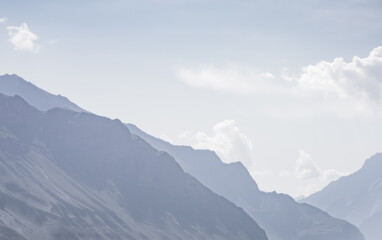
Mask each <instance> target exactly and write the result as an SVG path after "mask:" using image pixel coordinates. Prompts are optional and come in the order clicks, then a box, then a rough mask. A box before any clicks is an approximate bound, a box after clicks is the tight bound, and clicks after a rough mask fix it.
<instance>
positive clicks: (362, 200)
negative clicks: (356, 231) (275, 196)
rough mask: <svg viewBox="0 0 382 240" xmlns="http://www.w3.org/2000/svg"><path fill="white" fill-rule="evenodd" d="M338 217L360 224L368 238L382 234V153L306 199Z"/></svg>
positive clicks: (375, 237)
mask: <svg viewBox="0 0 382 240" xmlns="http://www.w3.org/2000/svg"><path fill="white" fill-rule="evenodd" d="M301 201H302V202H306V203H309V204H312V205H314V206H317V207H319V208H321V209H323V210H325V211H327V212H328V213H330V214H331V215H333V216H335V217H339V218H342V219H346V220H348V221H349V222H351V223H353V224H355V225H357V226H359V228H360V229H361V231H362V233H363V234H364V235H365V238H366V239H367V240H380V239H381V238H382V153H378V154H375V155H374V156H372V157H371V158H369V159H367V160H366V161H365V163H364V165H363V166H362V168H361V169H360V170H358V171H357V172H355V173H353V174H350V175H348V176H344V177H341V178H340V179H338V180H337V181H334V182H332V183H330V184H329V185H328V186H327V187H325V188H324V189H323V190H321V191H319V192H317V193H314V194H312V195H311V196H309V197H307V198H305V199H302V200H301Z"/></svg>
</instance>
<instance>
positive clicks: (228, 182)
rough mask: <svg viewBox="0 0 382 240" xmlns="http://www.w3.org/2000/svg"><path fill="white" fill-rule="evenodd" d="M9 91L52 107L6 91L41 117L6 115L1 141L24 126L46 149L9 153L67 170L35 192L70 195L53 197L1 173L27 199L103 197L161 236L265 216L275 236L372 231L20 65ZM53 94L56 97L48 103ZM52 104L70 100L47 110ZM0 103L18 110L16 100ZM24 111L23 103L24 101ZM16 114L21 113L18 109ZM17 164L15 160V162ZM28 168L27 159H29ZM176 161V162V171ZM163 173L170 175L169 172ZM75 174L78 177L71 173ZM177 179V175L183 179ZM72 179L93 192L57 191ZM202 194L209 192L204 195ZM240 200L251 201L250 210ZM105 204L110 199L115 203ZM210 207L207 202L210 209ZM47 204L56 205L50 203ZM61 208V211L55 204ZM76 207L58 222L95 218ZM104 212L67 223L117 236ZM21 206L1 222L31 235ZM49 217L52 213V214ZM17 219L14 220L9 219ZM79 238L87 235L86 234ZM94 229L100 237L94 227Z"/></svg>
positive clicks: (257, 234)
mask: <svg viewBox="0 0 382 240" xmlns="http://www.w3.org/2000/svg"><path fill="white" fill-rule="evenodd" d="M4 79H5V80H4ZM13 80H14V81H16V82H18V87H17V88H15V87H9V86H13V84H10V83H9V82H10V81H13ZM29 88H30V89H29ZM15 89H16V90H15ZM25 89H29V90H25ZM0 92H3V93H8V94H11V95H12V94H13V95H14V94H17V95H19V96H21V97H22V98H25V99H27V98H29V101H28V100H27V102H29V103H30V104H31V105H33V106H34V107H36V108H37V109H39V110H41V111H44V112H40V111H39V110H37V109H34V108H33V107H31V106H29V105H28V104H26V102H24V101H23V100H22V99H21V98H20V97H13V98H10V97H6V96H3V97H2V99H8V100H6V101H10V102H12V101H16V100H17V101H19V102H24V103H23V104H19V105H23V107H21V108H22V109H24V110H23V111H32V110H30V108H31V109H34V110H33V111H34V112H37V113H35V115H36V116H37V117H34V118H31V119H30V121H28V122H30V123H34V122H36V123H34V124H35V125H34V127H31V128H29V127H26V126H23V127H21V125H20V126H17V127H14V126H13V123H12V121H11V122H8V123H7V124H8V125H6V124H5V125H4V124H2V126H1V129H2V135H3V137H2V138H3V140H2V142H4V143H6V144H5V145H4V144H2V145H0V146H8V145H9V148H8V147H7V148H6V149H5V150H4V151H8V154H9V151H10V152H12V151H11V150H12V149H14V146H13V145H12V144H11V143H9V141H10V139H12V141H15V142H18V141H20V142H23V141H24V140H23V139H22V138H20V136H19V135H17V134H19V132H20V134H21V136H24V135H26V136H29V137H27V138H28V139H30V141H29V142H28V144H27V146H28V147H27V149H30V148H33V149H37V150H36V151H38V153H33V154H32V155H33V156H34V157H33V158H32V157H30V155H31V153H29V152H28V151H26V150H25V153H24V154H27V155H22V156H11V157H8V158H14V159H19V158H21V159H23V160H24V161H25V162H23V164H28V163H29V162H34V161H36V162H39V161H42V160H41V159H44V162H39V164H40V165H41V166H43V167H46V166H51V167H52V169H54V170H52V169H46V170H44V172H45V173H46V174H47V172H48V173H49V174H52V175H53V176H56V175H57V176H61V175H60V174H62V177H60V180H59V181H58V180H57V181H56V182H55V183H52V186H49V187H47V188H46V189H40V190H38V191H37V190H36V192H44V191H47V190H48V192H49V193H45V194H46V195H49V194H50V193H51V192H53V193H54V196H58V197H60V198H62V199H60V200H57V199H54V198H53V197H51V198H48V199H49V201H47V200H46V199H45V198H47V197H46V196H45V195H44V194H41V195H38V196H36V195H33V192H29V191H28V190H29V189H25V184H24V186H23V180H20V179H17V177H15V179H17V180H13V178H12V180H10V181H9V182H7V181H8V180H7V179H8V178H5V179H2V180H1V181H2V186H11V187H10V189H11V190H12V189H13V190H14V189H16V190H15V191H16V192H19V193H22V195H23V196H29V197H30V198H28V197H26V198H22V197H20V198H18V200H20V201H21V202H23V204H25V205H30V202H33V201H32V199H34V198H37V199H39V200H38V201H40V202H44V201H47V202H48V203H49V204H51V205H52V206H53V203H55V202H60V201H64V200H67V199H71V201H70V203H72V201H74V202H76V203H77V202H81V203H82V204H85V206H86V207H87V209H88V210H89V211H93V209H92V207H93V206H94V205H97V206H98V205H101V206H102V207H101V209H100V210H97V211H99V212H100V213H99V215H102V216H105V217H106V219H109V218H111V219H114V220H115V218H114V217H117V219H118V221H117V220H115V221H117V222H119V221H120V222H123V224H122V226H119V227H120V228H117V229H118V231H119V232H120V233H121V234H120V235H118V237H120V238H123V237H126V236H127V235H123V234H130V235H131V236H134V238H135V239H145V238H147V239H155V238H154V237H153V236H162V237H158V238H159V239H266V236H265V234H264V231H263V230H262V229H260V228H259V226H258V225H257V224H256V222H257V223H258V224H259V225H260V227H261V228H263V229H264V230H265V232H266V233H267V235H268V238H269V239H271V240H285V239H287V240H305V239H306V240H308V239H309V240H310V239H312V240H331V239H333V240H334V239H336V240H337V239H338V240H341V239H349V240H352V239H354V240H358V239H359V240H361V239H363V236H362V234H361V233H360V232H359V230H358V229H357V228H356V227H355V226H353V225H352V224H350V223H348V222H346V221H344V220H341V219H338V218H334V217H331V216H330V215H328V214H327V213H326V212H324V211H322V210H320V209H318V208H316V207H313V206H311V205H309V204H305V203H297V202H295V201H294V199H293V198H291V197H290V196H288V195H286V194H277V193H275V192H272V193H265V192H262V191H260V190H259V188H258V186H257V184H256V182H255V181H254V180H253V179H252V177H251V176H250V174H249V173H248V171H247V169H246V168H245V167H244V166H243V165H242V164H241V163H240V162H237V163H231V164H225V163H223V162H222V161H221V160H220V159H219V157H218V156H217V155H216V154H215V153H214V152H212V151H209V150H195V149H193V148H191V147H188V146H175V145H171V144H170V143H168V142H165V141H163V140H161V139H158V138H155V137H152V136H150V135H148V134H146V133H144V132H143V131H141V130H140V129H138V128H137V127H136V126H135V125H133V124H122V123H121V122H120V121H118V120H110V119H107V118H103V117H99V116H96V115H93V114H90V113H87V112H84V110H83V109H82V108H80V107H78V106H77V105H75V104H74V103H72V102H70V101H69V100H68V99H66V98H64V97H61V96H55V95H52V94H49V93H47V92H45V91H44V90H42V89H39V88H38V87H36V86H34V85H33V84H31V83H29V82H26V81H25V80H23V79H22V78H20V77H18V76H17V75H5V76H0ZM24 92H25V93H24ZM31 92H33V94H31ZM40 95H41V97H40ZM47 96H48V97H49V98H47ZM9 99H13V100H9ZM15 99H16V100H15ZM49 99H53V100H49ZM4 101H5V100H4ZM47 101H50V102H49V103H47ZM26 106H28V107H26ZM49 106H51V107H53V108H54V107H59V108H61V109H59V108H54V109H51V110H48V109H50V107H49ZM62 108H64V109H62ZM28 109H29V110H28ZM65 109H66V110H65ZM1 111H2V112H3V111H4V112H7V111H9V112H12V109H7V110H1ZM17 111H19V112H23V111H22V110H20V109H18V110H17ZM33 111H32V112H33ZM12 114H13V115H12ZM11 115H12V116H13V117H19V116H18V114H17V113H16V112H13V113H11ZM26 119H28V118H21V119H19V122H20V124H21V123H25V120H26ZM47 120H49V121H47ZM28 124H29V123H28ZM46 124H47V125H46ZM10 129H11V130H10ZM22 129H23V130H22ZM33 129H35V130H33ZM36 129H38V130H36ZM42 133H44V134H42ZM96 133H97V134H98V135H97V134H96ZM9 136H11V137H9ZM90 143H92V144H90ZM23 144H24V143H23ZM21 145H22V144H21ZM79 146H81V147H79ZM1 148H3V147H1ZM9 149H11V150H9ZM15 149H17V147H16V148H15ZM102 149H103V150H102ZM0 151H2V149H0ZM20 151H21V150H20ZM17 152H18V150H14V151H13V152H12V153H13V154H16V153H17ZM0 156H1V155H0ZM36 159H39V160H38V161H37V160H36ZM122 159H124V160H122ZM126 159H129V160H126ZM150 159H151V160H150ZM159 159H166V160H163V161H162V160H159ZM6 160H7V159H6V158H2V162H3V161H6ZM7 164H9V163H7ZM126 165H128V166H126ZM10 169H12V170H13V169H15V167H14V166H13V168H10ZM23 169H28V168H27V167H23ZM176 169H177V170H176ZM183 169H184V171H183ZM0 170H1V169H0ZM7 171H10V170H9V169H8V170H7ZM7 171H6V172H7ZM28 171H30V172H31V173H28V175H31V176H32V175H33V174H36V173H33V171H34V170H32V169H28ZM167 171H169V172H168V173H167ZM211 173H213V174H211ZM12 174H13V173H12ZM189 174H190V175H192V176H193V177H195V178H196V179H197V180H196V179H195V178H193V177H191V176H190V175H189ZM15 175H16V173H15ZM162 175H169V176H167V177H168V178H167V177H165V176H162ZM171 176H172V177H171ZM64 179H66V180H64ZM185 179H186V180H185ZM190 179H191V180H190ZM44 181H46V179H45V178H38V177H35V179H34V180H33V182H37V183H38V184H36V185H37V186H36V189H37V188H39V186H41V185H44V184H46V183H44ZM68 181H69V182H70V184H69V183H66V182H68ZM173 181H174V182H175V183H178V184H175V186H174V182H173ZM190 181H191V182H192V184H191V185H192V186H193V187H194V188H195V189H194V188H191V189H192V191H191V190H189V188H190V186H189V185H188V184H190ZM199 181H200V183H199ZM156 183H158V186H157V184H156ZM159 183H161V184H159ZM202 184H203V185H204V186H206V187H208V189H210V190H208V189H207V188H206V187H204V186H203V185H202ZM69 185H75V186H74V187H73V190H72V191H69V190H68V191H65V194H68V193H72V192H75V193H77V192H79V193H83V192H85V193H86V194H83V195H84V196H82V195H81V194H79V195H78V196H77V194H76V195H69V196H67V195H65V196H64V195H61V194H62V193H61V194H58V193H56V192H55V191H60V190H61V189H62V188H64V189H65V187H67V186H69ZM50 188H52V189H50ZM20 189H21V190H20ZM31 189H33V188H31ZM74 189H75V190H74ZM78 189H83V190H78ZM11 190H9V189H7V188H6V187H4V188H3V189H2V194H5V195H11V194H15V193H14V192H11ZM24 191H25V192H26V193H25V192H24ZM204 191H206V192H204ZM215 193H216V194H218V195H216V194H215ZM199 194H202V195H201V196H206V197H205V198H199ZM178 195H179V196H178ZM219 195H220V196H221V197H219ZM12 196H14V195H12ZM89 196H90V197H89ZM88 198H90V199H88ZM197 198H199V199H197ZM78 199H81V200H78ZM148 199H149V200H148ZM226 199H228V200H229V201H231V202H232V203H230V202H229V201H228V200H226ZM50 201H52V202H50ZM92 201H96V202H97V203H93V202H92ZM98 201H101V202H102V203H103V204H104V205H102V204H101V203H98ZM0 202H2V201H0ZM172 205H175V206H174V207H173V206H172ZM235 205H237V206H239V207H241V208H243V209H244V210H245V212H244V211H243V210H241V209H240V208H237V207H236V206H235ZM110 206H113V207H115V208H112V207H110ZM190 206H191V207H190ZM39 207H40V206H39V205H38V206H33V207H32V209H36V208H37V209H39ZM81 207H82V205H81ZM81 207H79V206H77V205H75V206H68V208H69V209H77V208H78V209H81ZM104 207H105V208H107V209H109V210H108V211H106V213H105V210H104ZM2 209H7V208H5V207H3V208H1V206H0V211H1V210H2ZM16 209H17V207H16ZM201 209H203V210H202V211H201ZM50 210H51V209H50ZM81 210H83V209H81ZM18 211H19V210H18ZM28 211H29V210H28ZM97 211H96V212H97ZM47 212H48V213H49V214H50V212H49V211H47ZM69 213H70V214H69ZM247 213H248V214H249V215H250V216H251V217H252V219H254V220H255V221H256V222H255V221H253V220H252V219H251V218H250V217H249V216H248V215H247ZM13 214H14V213H13ZM54 214H56V215H57V213H56V212H54ZM60 214H63V215H60ZM66 214H68V215H69V216H70V217H71V218H70V217H69V216H68V215H66ZM108 214H111V216H109V215H108ZM121 214H122V215H123V216H121ZM31 215H33V214H31ZM72 215H73V210H62V211H61V212H60V213H59V214H58V216H55V217H58V218H60V219H59V220H56V222H55V223H54V224H56V225H54V224H53V225H54V226H56V227H57V224H58V225H60V224H62V222H61V221H64V220H63V219H65V221H64V222H66V223H67V224H69V225H71V224H70V222H71V220H72V219H76V218H77V217H79V219H78V220H77V219H76V220H75V221H79V222H81V223H83V224H84V222H87V221H90V222H92V221H91V220H89V216H87V215H86V214H80V216H78V215H74V216H72ZM99 215H97V217H94V218H96V219H98V218H100V219H102V221H103V223H99V222H97V224H98V225H97V224H96V223H95V222H92V223H91V224H90V225H91V226H92V227H93V228H89V231H88V232H86V231H85V233H83V231H84V229H83V227H81V228H80V229H76V228H73V229H71V227H73V226H66V225H65V224H62V226H64V228H65V229H70V231H72V232H76V231H79V233H78V234H77V235H76V236H81V234H95V233H96V234H97V236H100V237H99V239H109V238H108V235H107V234H111V233H112V232H113V229H114V226H115V224H113V221H112V220H105V219H104V218H102V217H100V216H99ZM12 216H13V218H12ZM15 216H16V215H12V214H11V216H8V217H9V220H7V222H6V223H2V222H0V224H2V225H0V229H1V227H4V229H6V230H4V232H6V233H9V234H11V233H15V234H24V235H23V236H24V237H25V236H26V235H25V233H26V232H28V231H31V230H25V229H23V228H22V227H20V226H19V225H17V224H16V223H15V222H22V223H23V224H22V226H28V227H29V229H33V228H34V227H35V225H33V224H35V223H33V224H32V225H31V226H29V225H27V224H26V223H25V221H24V218H25V216H24V215H23V214H20V215H18V216H19V217H20V218H21V219H22V220H18V219H16V217H15ZM2 218H3V217H2ZM2 218H1V219H2ZM62 218H63V219H62ZM69 219H71V220H69ZM121 219H122V220H121ZM163 219H165V220H163ZM12 221H13V222H12ZM50 221H53V220H52V219H50V218H49V222H50ZM11 222H12V224H10V223H11ZM53 222H54V221H53ZM105 224H106V226H105ZM130 225H131V226H136V228H132V229H130V230H131V231H128V232H127V233H126V230H125V229H124V227H123V226H125V227H126V226H130ZM10 226H12V227H10ZM164 226H165V227H164ZM217 226H219V227H217ZM20 229H21V230H20ZM52 229H53V230H52ZM52 229H51V228H48V230H49V231H48V230H46V231H48V232H49V234H52V232H53V233H54V231H55V229H56V228H52ZM102 229H103V230H102ZM101 230H102V231H101ZM100 231H101V232H100ZM94 232H95V233H94ZM47 234H48V233H47ZM147 234H148V235H147ZM87 236H89V235H87ZM170 236H171V237H170ZM228 236H229V237H228ZM116 237H117V236H114V237H113V238H112V239H118V238H116ZM20 239H23V238H20ZM26 239H29V238H26ZM30 239H34V238H30ZM60 239H63V238H60ZM68 239H70V238H68ZM72 239H74V238H72ZM78 239H87V238H80V237H79V238H78ZM88 239H94V238H90V237H89V238H88Z"/></svg>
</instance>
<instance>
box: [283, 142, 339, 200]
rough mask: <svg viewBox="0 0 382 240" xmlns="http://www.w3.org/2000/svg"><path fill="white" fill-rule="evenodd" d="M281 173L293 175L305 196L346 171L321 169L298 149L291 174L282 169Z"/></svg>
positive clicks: (285, 175)
mask: <svg viewBox="0 0 382 240" xmlns="http://www.w3.org/2000/svg"><path fill="white" fill-rule="evenodd" d="M282 173H283V174H282ZM282 173H280V176H282V177H289V176H293V177H295V178H296V180H298V181H299V182H300V183H302V184H301V185H300V186H298V188H299V191H300V192H301V193H302V194H304V195H305V196H307V195H310V194H312V193H314V192H316V191H318V190H320V189H322V188H323V187H324V186H326V185H327V184H329V183H330V182H331V181H334V180H336V179H338V178H339V177H341V176H344V175H346V173H343V172H340V171H338V170H335V169H326V170H322V169H321V168H320V167H319V166H318V165H317V163H316V162H315V161H314V160H313V159H312V157H311V156H310V155H309V154H308V153H306V152H305V151H303V150H300V151H299V157H298V159H297V160H296V166H295V169H294V172H293V174H291V172H288V171H282Z"/></svg>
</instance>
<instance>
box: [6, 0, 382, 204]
mask: <svg viewBox="0 0 382 240" xmlns="http://www.w3.org/2000/svg"><path fill="white" fill-rule="evenodd" d="M5 73H9V74H18V75H19V76H21V77H23V78H24V79H26V80H27V81H30V82H32V83H34V84H35V85H37V86H39V87H40V88H43V89H45V90H47V91H49V92H51V93H54V94H61V95H64V96H66V97H68V98H69V99H70V100H71V101H73V102H75V103H76V104H78V105H79V106H81V107H82V108H85V109H87V110H89V111H91V112H93V113H95V114H99V115H103V116H107V117H110V118H119V119H121V120H122V121H124V122H127V123H133V124H136V125H137V126H138V127H140V128H141V129H142V130H144V131H146V132H147V133H149V134H151V135H154V136H157V137H160V138H162V139H164V140H167V141H170V142H171V143H173V144H183V145H191V146H193V147H195V148H202V149H205V148H207V149H211V150H214V151H216V152H217V154H218V155H219V156H220V157H221V159H222V160H223V161H224V162H227V163H229V162H236V161H241V162H242V163H243V164H244V165H245V166H246V167H247V169H248V170H249V172H250V173H251V175H252V176H253V178H254V179H255V180H256V182H257V183H258V185H259V187H260V189H262V190H264V191H274V190H275V191H277V192H283V193H288V194H290V195H292V196H294V197H298V196H301V195H305V196H306V195H309V194H311V193H313V192H315V191H318V190H320V189H321V188H323V187H324V186H326V185H327V184H328V183H329V182H330V181H332V180H335V179H337V178H338V177H340V176H342V175H346V174H350V173H352V172H354V171H356V170H357V169H359V168H360V167H361V166H362V164H363V162H364V160H366V159H367V158H368V157H370V156H372V155H373V154H375V153H376V152H381V151H382V144H381V143H382V124H381V120H382V2H381V1H379V0H362V1H361V0H336V1H333V0H331V1H329V0H320V1H318V0H307V1H296V0H291V1H282V0H267V1H265V0H251V1H250V0H203V1H199V0H193V1H191V0H190V1H189V0H139V1H138V0H109V1H106V0H103V1H101V0H92V1H90V0H83V1H73V0H68V1H47V0H36V1H21V0H13V1H5V0H0V74H5Z"/></svg>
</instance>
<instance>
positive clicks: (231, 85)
mask: <svg viewBox="0 0 382 240" xmlns="http://www.w3.org/2000/svg"><path fill="white" fill-rule="evenodd" d="M177 75H178V78H179V79H180V80H181V81H183V82H185V83H186V84H188V85H189V86H192V87H197V88H209V89H213V90H217V91H221V92H230V93H236V94H248V93H252V92H254V91H255V90H256V89H257V88H259V87H260V86H261V85H263V84H264V83H263V82H264V81H267V80H269V79H272V78H274V76H273V74H271V73H269V72H264V73H261V72H256V71H254V70H252V69H250V68H247V67H237V66H229V67H222V68H218V67H214V66H209V67H202V68H200V69H188V68H181V69H180V70H179V71H178V74H177Z"/></svg>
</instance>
